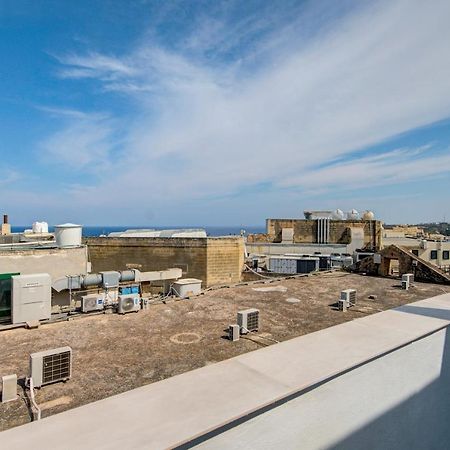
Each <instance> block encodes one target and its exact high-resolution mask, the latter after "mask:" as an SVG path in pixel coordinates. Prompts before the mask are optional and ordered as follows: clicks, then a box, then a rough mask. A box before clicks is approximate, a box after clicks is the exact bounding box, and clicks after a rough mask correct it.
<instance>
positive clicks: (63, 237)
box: [55, 223, 82, 248]
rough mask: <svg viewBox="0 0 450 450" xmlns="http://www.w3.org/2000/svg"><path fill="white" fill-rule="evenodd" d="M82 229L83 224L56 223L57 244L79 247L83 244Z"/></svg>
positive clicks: (63, 246)
mask: <svg viewBox="0 0 450 450" xmlns="http://www.w3.org/2000/svg"><path fill="white" fill-rule="evenodd" d="M81 230H82V227H81V225H76V224H74V223H63V224H62V225H55V241H56V245H57V246H58V247H61V248H66V247H79V246H80V245H81V236H82V231H81Z"/></svg>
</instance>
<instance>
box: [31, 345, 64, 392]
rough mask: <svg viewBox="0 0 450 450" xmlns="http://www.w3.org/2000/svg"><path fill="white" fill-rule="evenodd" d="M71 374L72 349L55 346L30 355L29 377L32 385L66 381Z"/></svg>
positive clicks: (37, 385)
mask: <svg viewBox="0 0 450 450" xmlns="http://www.w3.org/2000/svg"><path fill="white" fill-rule="evenodd" d="M71 376H72V349H71V348H70V347H61V348H55V349H53V350H46V351H43V352H38V353H32V354H31V355H30V377H31V378H33V385H34V387H41V386H44V385H45V384H50V383H55V382H57V381H67V380H68V379H69V378H70V377H71Z"/></svg>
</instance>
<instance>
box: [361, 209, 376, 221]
mask: <svg viewBox="0 0 450 450" xmlns="http://www.w3.org/2000/svg"><path fill="white" fill-rule="evenodd" d="M374 219H375V214H374V213H373V212H372V211H364V214H363V220H374Z"/></svg>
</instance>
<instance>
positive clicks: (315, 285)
mask: <svg viewBox="0 0 450 450" xmlns="http://www.w3.org/2000/svg"><path fill="white" fill-rule="evenodd" d="M265 281H266V282H261V283H257V284H247V285H240V286H235V287H230V288H222V289H216V290H210V291H207V292H206V293H205V294H204V295H200V296H198V297H195V298H192V299H187V300H169V301H168V302H167V303H166V304H163V303H159V304H154V305H151V306H150V307H149V309H147V310H143V311H140V312H139V313H138V314H133V313H131V314H127V315H125V316H120V315H117V314H105V315H86V316H83V317H80V318H76V319H73V320H70V321H65V322H60V323H55V324H50V325H45V326H41V327H40V328H39V329H36V330H25V329H15V330H10V331H5V332H1V333H0V375H8V374H11V373H16V374H17V375H18V377H19V378H21V377H24V376H26V375H28V358H29V354H30V353H33V352H37V351H41V350H46V349H49V348H55V347H61V346H65V345H69V346H70V347H72V349H73V352H74V353H73V377H72V379H71V380H70V381H68V382H67V383H58V384H53V385H48V386H44V387H43V388H42V389H40V390H38V391H37V394H36V400H37V402H38V404H39V405H40V406H41V408H42V411H43V413H42V416H43V417H48V416H50V415H53V414H55V413H58V412H61V411H64V410H67V409H71V408H74V407H77V406H81V405H84V404H87V403H91V402H93V401H96V400H100V399H103V398H105V397H110V396H112V395H114V394H119V393H122V392H125V391H128V390H131V389H134V388H137V387H140V386H143V385H146V384H150V383H153V382H156V381H160V380H163V379H165V378H169V377H172V376H174V375H178V374H181V373H184V372H188V371H191V370H193V369H197V368H200V367H203V366H208V365H211V364H213V363H216V362H219V361H223V360H226V359H229V358H232V357H234V356H238V355H241V354H244V353H247V352H251V351H253V350H257V349H259V348H261V347H264V346H268V345H272V344H273V342H274V340H275V341H287V340H289V339H292V338H294V337H298V336H302V335H305V334H308V333H312V332H314V331H318V330H322V329H324V328H328V327H331V326H333V325H338V324H340V323H343V322H347V321H351V320H354V319H357V318H360V317H364V316H367V315H370V314H374V313H377V312H380V311H383V310H386V309H390V308H393V307H396V306H400V305H403V304H406V303H410V302H415V301H418V300H422V299H425V298H428V297H432V296H435V295H439V294H443V293H446V292H447V291H448V290H449V288H446V287H443V286H442V285H435V284H428V283H427V284H424V283H415V284H414V287H412V288H411V289H410V290H409V291H403V290H401V289H400V282H399V280H395V279H389V278H375V277H368V276H362V275H357V274H347V273H344V272H332V273H322V274H318V275H311V276H308V277H302V278H291V279H285V280H282V281H276V280H265ZM347 288H355V289H357V293H358V300H357V305H356V306H355V307H353V308H351V309H349V310H348V311H347V312H345V313H344V312H339V311H337V310H336V309H335V308H334V307H333V305H334V304H335V303H336V301H337V299H338V298H339V294H340V291H341V290H343V289H347ZM369 296H371V297H375V298H372V299H369ZM252 307H254V308H258V309H260V311H261V329H260V332H259V333H255V334H251V335H249V336H248V338H245V339H241V340H239V341H238V342H234V343H233V342H230V341H228V340H227V339H226V332H225V330H226V328H227V326H228V325H229V324H232V323H235V322H236V313H237V311H238V310H241V309H247V308H252ZM20 395H21V400H19V401H17V402H12V403H8V404H0V430H5V429H8V428H11V427H14V426H17V425H20V424H23V423H27V422H29V421H30V417H29V411H28V408H27V405H26V402H25V396H24V394H23V392H20Z"/></svg>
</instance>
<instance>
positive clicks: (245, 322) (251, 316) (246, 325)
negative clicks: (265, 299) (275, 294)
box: [237, 308, 259, 334]
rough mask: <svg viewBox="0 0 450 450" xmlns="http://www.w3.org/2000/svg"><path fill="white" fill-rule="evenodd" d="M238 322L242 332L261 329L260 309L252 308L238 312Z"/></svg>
mask: <svg viewBox="0 0 450 450" xmlns="http://www.w3.org/2000/svg"><path fill="white" fill-rule="evenodd" d="M237 323H238V325H239V327H240V331H241V333H244V334H246V333H248V332H249V331H258V329H259V309H255V308H250V309H246V310H244V311H239V312H238V313H237Z"/></svg>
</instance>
